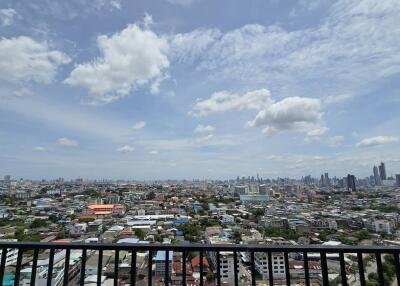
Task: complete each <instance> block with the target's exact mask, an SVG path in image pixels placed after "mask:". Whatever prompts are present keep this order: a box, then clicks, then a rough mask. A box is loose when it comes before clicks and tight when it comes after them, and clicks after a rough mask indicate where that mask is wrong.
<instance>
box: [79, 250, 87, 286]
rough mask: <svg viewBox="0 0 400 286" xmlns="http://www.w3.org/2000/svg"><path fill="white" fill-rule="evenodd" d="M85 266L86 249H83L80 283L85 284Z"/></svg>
mask: <svg viewBox="0 0 400 286" xmlns="http://www.w3.org/2000/svg"><path fill="white" fill-rule="evenodd" d="M85 268H86V249H82V259H81V277H80V278H81V279H80V285H81V286H83V285H84V284H85Z"/></svg>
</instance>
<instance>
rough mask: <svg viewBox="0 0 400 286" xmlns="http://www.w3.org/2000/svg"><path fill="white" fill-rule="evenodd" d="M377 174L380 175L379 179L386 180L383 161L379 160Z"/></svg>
mask: <svg viewBox="0 0 400 286" xmlns="http://www.w3.org/2000/svg"><path fill="white" fill-rule="evenodd" d="M379 175H380V177H381V180H386V166H385V163H383V162H381V164H380V165H379Z"/></svg>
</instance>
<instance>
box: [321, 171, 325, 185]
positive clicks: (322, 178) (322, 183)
mask: <svg viewBox="0 0 400 286" xmlns="http://www.w3.org/2000/svg"><path fill="white" fill-rule="evenodd" d="M321 186H322V187H325V180H324V175H322V174H321Z"/></svg>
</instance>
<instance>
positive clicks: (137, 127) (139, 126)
mask: <svg viewBox="0 0 400 286" xmlns="http://www.w3.org/2000/svg"><path fill="white" fill-rule="evenodd" d="M145 126H146V122H144V121H139V122H136V123H135V124H133V126H132V130H140V129H143V128H144V127H145Z"/></svg>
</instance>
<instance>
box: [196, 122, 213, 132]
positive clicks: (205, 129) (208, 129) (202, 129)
mask: <svg viewBox="0 0 400 286" xmlns="http://www.w3.org/2000/svg"><path fill="white" fill-rule="evenodd" d="M214 129H215V128H214V127H213V126H211V125H202V124H199V125H197V127H196V128H195V129H194V132H196V133H201V132H212V131H214Z"/></svg>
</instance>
